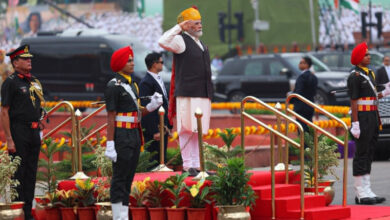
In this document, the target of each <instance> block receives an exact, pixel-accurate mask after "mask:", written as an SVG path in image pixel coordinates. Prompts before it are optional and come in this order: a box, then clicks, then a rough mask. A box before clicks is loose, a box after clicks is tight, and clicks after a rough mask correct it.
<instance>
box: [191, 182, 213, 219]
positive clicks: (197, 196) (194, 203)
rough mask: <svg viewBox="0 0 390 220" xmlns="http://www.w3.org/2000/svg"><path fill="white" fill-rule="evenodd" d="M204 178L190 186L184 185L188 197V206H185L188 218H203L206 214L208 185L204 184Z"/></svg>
mask: <svg viewBox="0 0 390 220" xmlns="http://www.w3.org/2000/svg"><path fill="white" fill-rule="evenodd" d="M204 181H205V180H204V179H201V180H199V181H198V182H197V183H196V184H194V185H192V186H191V187H189V186H186V192H187V193H188V194H189V197H190V207H189V208H187V219H188V220H199V219H204V218H205V214H206V204H210V203H211V201H210V200H209V198H208V197H209V187H208V186H205V185H204Z"/></svg>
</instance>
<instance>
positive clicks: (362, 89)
mask: <svg viewBox="0 0 390 220" xmlns="http://www.w3.org/2000/svg"><path fill="white" fill-rule="evenodd" d="M370 58H371V57H370V54H369V52H368V48H367V44H366V43H361V44H359V45H357V46H356V47H355V48H354V49H353V51H352V54H351V63H352V65H354V66H355V68H354V69H353V70H352V72H351V74H350V75H349V77H348V81H347V86H348V95H349V97H350V99H351V110H352V115H351V122H352V127H351V133H352V135H353V137H354V138H355V143H356V152H355V155H354V158H353V167H352V172H353V176H354V188H355V193H356V197H355V202H356V204H368V205H371V204H376V203H382V202H384V201H385V200H386V199H385V198H384V197H379V196H377V195H376V194H375V193H374V192H372V190H371V181H370V173H371V164H372V161H373V156H374V147H375V145H376V142H377V138H378V132H379V129H380V118H379V114H378V99H380V98H383V97H385V96H388V95H389V94H390V84H389V83H388V84H386V85H385V89H384V90H383V91H381V92H379V93H378V92H377V90H376V83H375V74H374V72H373V71H372V70H370V69H368V65H369V64H370Z"/></svg>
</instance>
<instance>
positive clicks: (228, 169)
mask: <svg viewBox="0 0 390 220" xmlns="http://www.w3.org/2000/svg"><path fill="white" fill-rule="evenodd" d="M226 162H227V164H226V166H220V167H219V168H218V169H217V172H216V174H215V175H213V176H209V177H208V179H209V180H211V182H212V184H211V186H210V191H211V193H212V197H213V198H214V200H215V202H216V205H217V209H218V219H228V217H227V216H228V215H229V214H230V213H236V214H238V215H241V216H242V217H243V218H242V219H249V218H250V214H249V212H247V208H248V207H251V206H252V205H253V204H254V203H255V199H256V195H255V193H254V191H253V189H252V187H251V186H250V185H249V184H248V182H249V178H250V176H251V174H250V173H248V172H247V168H246V167H245V165H244V159H243V158H242V157H233V158H229V159H227V161H226Z"/></svg>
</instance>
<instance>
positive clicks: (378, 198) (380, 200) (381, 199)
mask: <svg viewBox="0 0 390 220" xmlns="http://www.w3.org/2000/svg"><path fill="white" fill-rule="evenodd" d="M374 199H375V203H377V204H378V203H382V202H384V201H386V198H385V197H379V196H376V197H374Z"/></svg>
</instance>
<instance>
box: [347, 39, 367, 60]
mask: <svg viewBox="0 0 390 220" xmlns="http://www.w3.org/2000/svg"><path fill="white" fill-rule="evenodd" d="M367 51H368V47H367V44H366V42H363V43H361V44H359V45H357V46H356V47H355V48H353V50H352V54H351V63H352V65H358V64H359V63H360V62H362V60H363V58H364V56H365V55H366V53H367Z"/></svg>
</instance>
